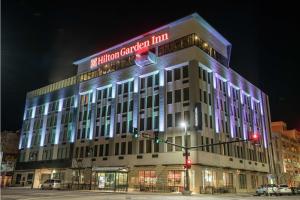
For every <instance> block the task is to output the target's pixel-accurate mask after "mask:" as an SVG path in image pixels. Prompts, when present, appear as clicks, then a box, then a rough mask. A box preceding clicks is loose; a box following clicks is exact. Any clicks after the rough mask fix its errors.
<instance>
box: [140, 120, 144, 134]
mask: <svg viewBox="0 0 300 200" xmlns="http://www.w3.org/2000/svg"><path fill="white" fill-rule="evenodd" d="M144 129H145V128H144V118H140V131H143V130H144Z"/></svg>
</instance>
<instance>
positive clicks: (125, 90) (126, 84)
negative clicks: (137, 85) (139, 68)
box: [124, 83, 128, 93]
mask: <svg viewBox="0 0 300 200" xmlns="http://www.w3.org/2000/svg"><path fill="white" fill-rule="evenodd" d="M124 93H128V83H124Z"/></svg>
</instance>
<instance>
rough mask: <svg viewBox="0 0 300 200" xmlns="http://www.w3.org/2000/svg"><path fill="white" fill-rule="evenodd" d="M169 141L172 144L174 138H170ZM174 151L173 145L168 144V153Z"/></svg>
mask: <svg viewBox="0 0 300 200" xmlns="http://www.w3.org/2000/svg"><path fill="white" fill-rule="evenodd" d="M167 140H168V141H169V142H171V143H173V138H172V137H168V138H167ZM171 151H173V145H170V144H167V152H171Z"/></svg>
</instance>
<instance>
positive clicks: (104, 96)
mask: <svg viewBox="0 0 300 200" xmlns="http://www.w3.org/2000/svg"><path fill="white" fill-rule="evenodd" d="M104 98H107V89H104V90H103V99H104Z"/></svg>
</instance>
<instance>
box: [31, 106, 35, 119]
mask: <svg viewBox="0 0 300 200" xmlns="http://www.w3.org/2000/svg"><path fill="white" fill-rule="evenodd" d="M35 111H36V106H33V107H32V113H31V118H34V117H35Z"/></svg>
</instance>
